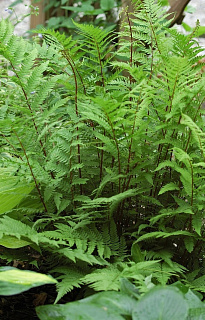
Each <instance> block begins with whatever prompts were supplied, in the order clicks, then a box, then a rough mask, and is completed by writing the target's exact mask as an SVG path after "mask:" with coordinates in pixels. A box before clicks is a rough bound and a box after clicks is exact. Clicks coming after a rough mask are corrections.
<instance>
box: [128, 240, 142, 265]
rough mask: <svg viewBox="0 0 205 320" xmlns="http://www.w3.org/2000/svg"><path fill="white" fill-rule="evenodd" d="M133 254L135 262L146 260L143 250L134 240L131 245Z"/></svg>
mask: <svg viewBox="0 0 205 320" xmlns="http://www.w3.org/2000/svg"><path fill="white" fill-rule="evenodd" d="M131 256H132V259H133V261H134V262H136V263H137V262H142V261H144V254H143V253H142V252H141V250H140V247H139V245H138V244H137V243H136V242H134V243H133V245H132V247H131Z"/></svg>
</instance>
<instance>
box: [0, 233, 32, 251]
mask: <svg viewBox="0 0 205 320" xmlns="http://www.w3.org/2000/svg"><path fill="white" fill-rule="evenodd" d="M30 244H31V242H28V241H25V240H22V239H18V238H16V237H13V236H8V235H3V237H2V238H1V239H0V246H3V247H6V248H9V249H18V248H22V247H26V246H29V245H30Z"/></svg>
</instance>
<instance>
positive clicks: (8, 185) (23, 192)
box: [0, 168, 34, 214]
mask: <svg viewBox="0 0 205 320" xmlns="http://www.w3.org/2000/svg"><path fill="white" fill-rule="evenodd" d="M33 188H34V184H33V183H30V184H28V183H25V182H24V183H23V182H19V178H18V177H16V176H12V175H11V174H9V172H8V170H7V169H4V168H0V203H1V206H0V214H3V213H5V212H7V211H9V210H11V209H13V208H14V207H16V206H17V205H18V204H19V203H20V202H21V200H22V199H23V198H25V197H26V196H27V195H28V194H29V193H30V192H31V191H32V190H33Z"/></svg>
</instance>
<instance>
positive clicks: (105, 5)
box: [100, 0, 115, 11]
mask: <svg viewBox="0 0 205 320" xmlns="http://www.w3.org/2000/svg"><path fill="white" fill-rule="evenodd" d="M114 6H115V1H114V0H100V7H101V9H102V10H104V11H108V10H111V9H112V8H114Z"/></svg>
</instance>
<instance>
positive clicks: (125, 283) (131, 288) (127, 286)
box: [120, 278, 140, 299]
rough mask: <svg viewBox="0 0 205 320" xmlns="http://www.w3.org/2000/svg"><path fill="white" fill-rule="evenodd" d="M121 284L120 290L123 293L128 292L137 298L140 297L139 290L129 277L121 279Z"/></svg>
mask: <svg viewBox="0 0 205 320" xmlns="http://www.w3.org/2000/svg"><path fill="white" fill-rule="evenodd" d="M120 284H121V286H120V291H121V292H122V293H124V294H127V295H128V296H130V297H135V298H136V299H139V296H140V295H139V290H138V289H137V287H136V286H135V285H134V284H132V283H131V282H130V281H129V280H128V279H126V278H122V279H121V280H120Z"/></svg>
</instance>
